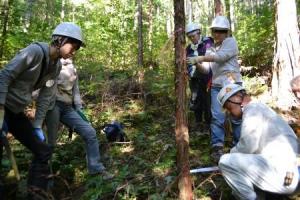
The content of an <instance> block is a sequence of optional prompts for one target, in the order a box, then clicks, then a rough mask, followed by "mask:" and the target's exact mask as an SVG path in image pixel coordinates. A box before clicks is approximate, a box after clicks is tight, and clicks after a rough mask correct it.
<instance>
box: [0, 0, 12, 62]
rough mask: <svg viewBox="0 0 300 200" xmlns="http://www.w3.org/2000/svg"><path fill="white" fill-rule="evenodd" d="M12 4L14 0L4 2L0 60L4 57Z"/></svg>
mask: <svg viewBox="0 0 300 200" xmlns="http://www.w3.org/2000/svg"><path fill="white" fill-rule="evenodd" d="M11 3H12V0H10V1H9V0H4V2H3V9H2V12H1V16H2V17H3V21H2V33H1V41H0V60H2V57H3V50H4V43H5V40H6V35H7V25H8V17H9V5H10V4H11Z"/></svg>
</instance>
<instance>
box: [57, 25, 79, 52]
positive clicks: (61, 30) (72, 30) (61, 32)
mask: <svg viewBox="0 0 300 200" xmlns="http://www.w3.org/2000/svg"><path fill="white" fill-rule="evenodd" d="M53 36H64V37H68V38H73V39H75V40H78V41H79V42H80V43H81V46H84V40H83V35H82V31H81V28H80V27H79V26H77V25H76V24H74V23H72V22H62V23H61V24H59V25H58V26H56V28H55V29H54V31H53V33H52V37H53Z"/></svg>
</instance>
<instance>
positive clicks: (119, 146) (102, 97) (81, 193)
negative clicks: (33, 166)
mask: <svg viewBox="0 0 300 200" xmlns="http://www.w3.org/2000/svg"><path fill="white" fill-rule="evenodd" d="M85 73H87V74H88V73H89V72H86V71H85V72H83V73H82V74H83V75H82V77H83V78H84V79H83V80H82V81H81V92H82V95H83V99H84V106H85V109H84V110H85V112H86V114H87V116H88V118H89V119H90V121H91V123H92V125H93V127H94V128H95V129H96V131H97V137H98V139H99V141H100V152H101V160H102V162H103V164H104V165H105V167H106V168H107V171H109V172H110V173H112V174H114V175H115V178H114V179H113V180H109V181H105V180H103V179H102V178H101V176H91V175H88V173H87V170H86V160H85V150H84V149H85V148H84V143H83V140H82V139H81V138H80V137H79V136H77V134H76V133H73V135H72V137H71V139H70V138H69V137H68V129H67V128H66V127H62V128H61V129H60V136H59V139H58V144H57V147H56V148H55V151H54V154H53V158H52V160H51V164H52V170H53V174H54V176H53V180H54V182H53V187H52V195H53V197H55V198H56V199H75V200H76V199H82V200H96V199H98V200H101V199H103V200H104V199H105V200H106V199H126V200H127V199H141V200H144V199H151V200H159V199H177V197H178V189H177V175H178V174H177V169H176V144H175V133H174V127H175V124H174V123H175V118H174V116H175V115H174V108H175V106H174V101H175V100H174V82H173V76H172V70H171V69H168V70H166V69H154V70H149V71H147V72H143V73H144V77H145V78H144V80H143V81H142V82H139V81H137V80H138V78H137V76H138V73H135V72H134V71H131V70H128V71H126V72H124V70H123V71H116V72H112V73H111V72H106V71H105V70H104V71H102V72H101V74H102V75H101V76H100V77H97V76H93V77H92V78H91V77H89V76H87V75H85ZM119 73H120V74H119ZM87 77H89V78H88V79H86V78H87ZM95 80H97V83H95ZM188 116H189V121H190V125H189V126H194V124H193V120H194V119H193V115H192V113H190V112H189V114H188ZM112 120H117V121H119V122H121V123H122V124H123V126H124V131H125V133H126V141H125V143H110V142H108V141H107V140H106V138H105V135H104V133H103V132H102V129H103V126H104V125H105V123H109V122H110V121H112ZM12 141H15V140H12ZM13 148H14V152H15V155H16V157H17V162H18V165H19V168H20V171H21V177H22V181H21V182H22V186H20V184H19V189H18V190H21V189H22V190H24V187H25V185H26V184H25V183H26V182H25V180H26V177H27V170H28V167H29V164H30V160H31V155H30V153H29V152H28V151H27V150H25V149H24V148H23V147H22V146H21V145H19V144H18V143H15V144H14V145H13ZM209 155H210V148H209V135H198V133H197V132H190V166H191V168H197V167H203V166H212V165H214V164H213V163H212V162H211V161H210V157H209ZM3 162H4V163H3V164H4V168H5V169H4V171H5V170H6V171H9V168H10V165H9V161H8V160H7V159H4V161H3ZM192 180H193V188H194V195H195V199H215V198H220V197H222V199H230V197H228V198H227V196H226V195H227V194H230V192H229V189H228V187H227V186H226V184H225V182H224V180H223V179H222V177H221V175H220V174H217V173H216V174H196V175H193V176H192ZM20 187H21V188H20ZM22 187H23V188H22ZM22 195H23V196H24V195H25V194H24V192H23V193H20V192H19V193H18V195H17V196H19V199H22V197H20V196H22ZM229 196H230V195H229Z"/></svg>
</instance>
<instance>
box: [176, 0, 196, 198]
mask: <svg viewBox="0 0 300 200" xmlns="http://www.w3.org/2000/svg"><path fill="white" fill-rule="evenodd" d="M174 13H175V17H174V22H175V30H174V33H175V41H174V42H175V44H174V46H175V68H176V70H175V92H176V125H175V135H176V145H177V169H178V172H179V179H178V189H179V199H181V200H191V199H192V198H193V192H192V181H191V177H190V173H189V170H190V166H189V134H188V128H187V116H186V84H187V76H186V74H185V72H186V69H185V68H186V64H185V44H186V43H185V34H184V30H185V13H184V0H174Z"/></svg>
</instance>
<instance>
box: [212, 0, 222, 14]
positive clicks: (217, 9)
mask: <svg viewBox="0 0 300 200" xmlns="http://www.w3.org/2000/svg"><path fill="white" fill-rule="evenodd" d="M214 1H215V16H219V15H224V7H223V4H222V1H221V0H214Z"/></svg>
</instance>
